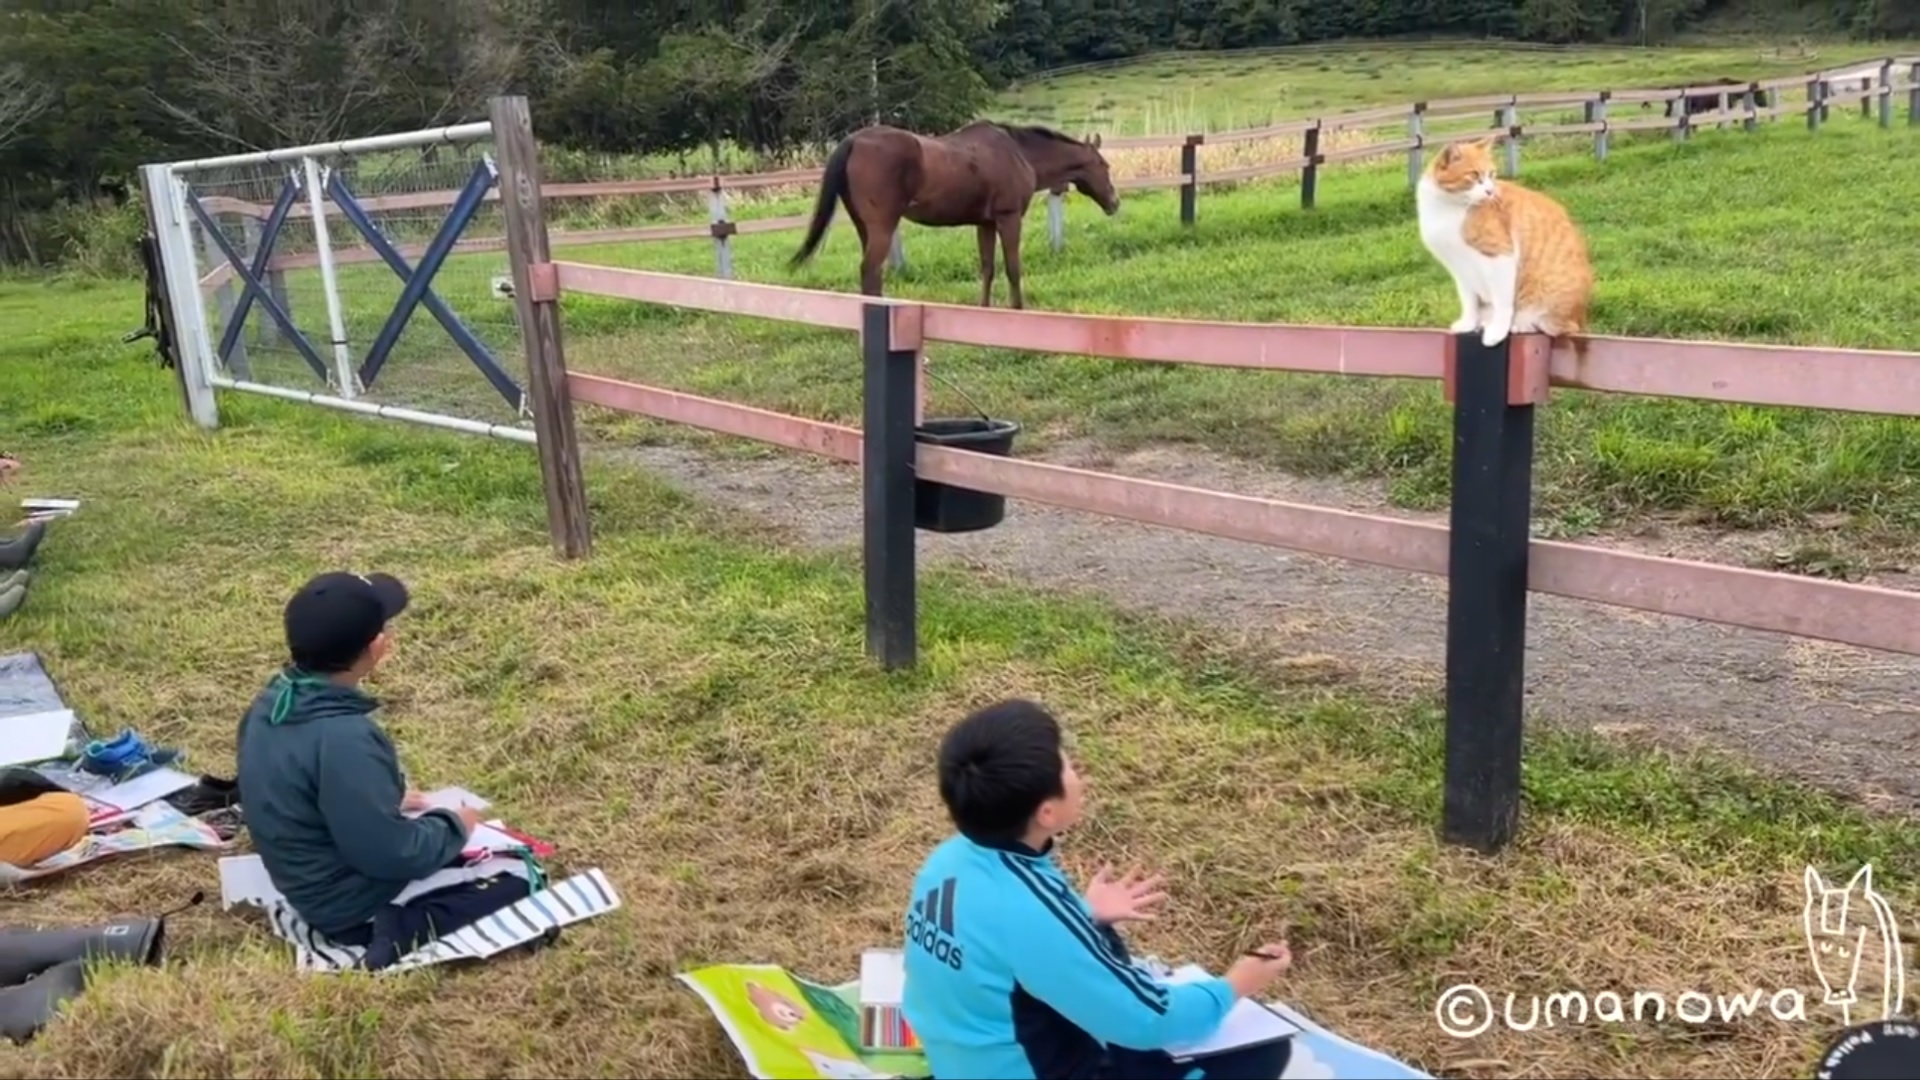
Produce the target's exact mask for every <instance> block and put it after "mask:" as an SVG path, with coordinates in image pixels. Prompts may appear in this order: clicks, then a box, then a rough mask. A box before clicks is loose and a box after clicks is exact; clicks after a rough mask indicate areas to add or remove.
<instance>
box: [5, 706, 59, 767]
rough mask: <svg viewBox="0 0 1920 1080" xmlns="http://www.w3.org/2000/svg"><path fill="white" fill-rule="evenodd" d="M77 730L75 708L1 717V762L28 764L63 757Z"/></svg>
mask: <svg viewBox="0 0 1920 1080" xmlns="http://www.w3.org/2000/svg"><path fill="white" fill-rule="evenodd" d="M72 732H73V710H72V709H54V710H52V711H50V712H37V713H26V714H25V715H22V716H7V717H0V765H28V764H32V763H33V762H36V761H48V760H50V759H53V758H57V757H63V756H65V755H66V752H67V736H68V735H70V734H72Z"/></svg>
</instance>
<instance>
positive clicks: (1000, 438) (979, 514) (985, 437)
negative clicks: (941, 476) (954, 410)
mask: <svg viewBox="0 0 1920 1080" xmlns="http://www.w3.org/2000/svg"><path fill="white" fill-rule="evenodd" d="M1018 434H1020V425H1019V424H1016V423H1014V422H1013V421H1011V420H991V419H988V418H987V417H984V416H969V417H961V418H956V419H943V420H927V421H924V422H922V423H921V425H920V426H919V427H917V428H915V429H914V430H913V437H914V440H915V441H916V442H923V443H930V444H932V445H934V446H951V447H955V448H957V449H960V450H971V451H973V452H974V453H976V454H992V455H993V456H994V457H1006V456H1008V455H1010V454H1011V453H1013V439H1014V436H1016V435H1018ZM1006 516H1007V497H1006V496H1005V495H994V494H991V493H989V492H985V491H968V490H967V489H966V488H957V487H954V486H952V485H951V484H942V483H937V482H935V481H932V480H915V481H914V482H913V524H914V526H915V527H916V528H921V529H925V530H927V531H928V532H937V533H960V532H975V531H978V530H980V529H991V528H993V527H994V526H995V525H998V524H1000V522H1001V521H1003V520H1005V518H1006Z"/></svg>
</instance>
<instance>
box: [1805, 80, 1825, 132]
mask: <svg viewBox="0 0 1920 1080" xmlns="http://www.w3.org/2000/svg"><path fill="white" fill-rule="evenodd" d="M1823 85H1825V84H1823V83H1822V82H1821V81H1820V80H1819V79H1808V80H1807V130H1808V131H1819V130H1820V88H1821V87H1822V86H1823Z"/></svg>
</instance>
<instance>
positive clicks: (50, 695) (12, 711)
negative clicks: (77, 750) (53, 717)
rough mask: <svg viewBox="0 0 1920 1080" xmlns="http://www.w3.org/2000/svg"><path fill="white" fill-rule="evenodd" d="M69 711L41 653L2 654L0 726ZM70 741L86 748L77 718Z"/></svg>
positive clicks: (0, 664) (81, 726) (85, 733)
mask: <svg viewBox="0 0 1920 1080" xmlns="http://www.w3.org/2000/svg"><path fill="white" fill-rule="evenodd" d="M66 707H67V702H66V699H65V698H63V697H61V696H60V687H59V686H58V685H56V684H55V683H54V681H53V676H51V675H49V674H47V668H46V665H45V664H43V663H41V662H40V655H39V654H38V653H30V652H17V653H5V654H0V724H4V723H6V721H7V718H8V717H13V716H30V715H32V714H34V713H44V712H58V711H59V710H61V709H65V708H66ZM68 741H69V742H70V743H72V744H76V745H81V746H84V745H86V741H87V729H86V725H84V724H82V723H81V722H80V719H79V717H77V716H76V717H75V718H74V721H73V731H72V732H71V734H70V735H69V737H68Z"/></svg>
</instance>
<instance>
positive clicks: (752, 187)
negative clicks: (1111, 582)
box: [201, 57, 1920, 289]
mask: <svg viewBox="0 0 1920 1080" xmlns="http://www.w3.org/2000/svg"><path fill="white" fill-rule="evenodd" d="M1868 69H1871V70H1872V74H1871V75H1865V76H1857V77H1853V78H1841V77H1840V76H1842V75H1844V74H1846V73H1854V72H1862V71H1866V70H1868ZM1787 91H1797V92H1799V93H1800V94H1801V95H1802V96H1801V98H1800V100H1797V101H1792V102H1789V101H1788V100H1786V98H1787V94H1786V92H1787ZM1902 96H1904V97H1905V100H1906V106H1907V116H1906V123H1907V124H1908V125H1916V124H1920V58H1916V57H1888V58H1886V59H1883V60H1877V61H1869V62H1863V63H1860V64H1855V65H1851V66H1848V67H1844V68H1838V69H1834V70H1831V71H1826V72H1814V73H1811V74H1805V75H1789V76H1785V77H1782V78H1777V79H1766V80H1761V81H1757V82H1748V83H1739V84H1727V85H1722V84H1716V85H1710V86H1690V87H1674V88H1669V89H1660V90H1589V91H1552V92H1547V93H1537V94H1488V95H1482V96H1479V97H1467V98H1451V99H1447V100H1442V101H1418V102H1412V103H1410V104H1405V105H1387V106H1381V107H1379V108H1373V109H1361V110H1356V111H1352V112H1345V113H1338V114H1335V115H1333V116H1325V117H1320V118H1318V119H1307V120H1290V121H1287V122H1285V123H1280V124H1272V125H1269V126H1266V127H1260V128H1250V129H1246V130H1241V131H1229V132H1219V133H1214V134H1202V135H1158V136H1149V137H1142V138H1130V139H1113V140H1110V141H1107V142H1105V143H1104V144H1103V145H1102V149H1103V150H1104V151H1106V152H1107V153H1108V155H1109V157H1115V156H1116V155H1118V154H1126V153H1140V152H1154V151H1177V152H1178V154H1179V165H1178V169H1177V171H1175V172H1170V173H1155V174H1151V175H1144V176H1130V177H1123V178H1120V179H1118V180H1117V181H1116V185H1115V186H1116V187H1119V188H1120V189H1122V190H1151V189H1167V188H1178V189H1179V190H1180V220H1181V222H1182V223H1183V224H1186V225H1192V224H1194V222H1195V220H1196V218H1197V216H1198V212H1199V210H1198V208H1199V197H1200V189H1201V188H1203V187H1208V186H1213V185H1227V184H1241V183H1246V182H1248V181H1252V180H1261V179H1269V178H1273V177H1279V176H1291V175H1295V174H1298V175H1299V177H1300V205H1301V206H1302V207H1303V208H1306V209H1311V208H1312V207H1313V206H1314V203H1315V200H1316V198H1317V195H1318V191H1319V179H1320V173H1321V170H1322V169H1324V168H1325V167H1327V166H1329V165H1339V164H1345V163H1352V162H1362V161H1371V160H1374V159H1378V158H1383V157H1392V156H1404V157H1405V158H1406V162H1407V182H1408V183H1409V184H1412V183H1413V182H1415V181H1416V180H1418V179H1419V176H1420V171H1421V167H1422V165H1423V164H1424V154H1425V151H1426V150H1427V148H1428V147H1430V146H1440V145H1444V144H1445V143H1448V142H1452V141H1454V140H1457V139H1460V138H1463V137H1466V136H1471V135H1481V134H1485V133H1486V132H1488V131H1492V132H1494V133H1495V134H1496V135H1497V136H1498V137H1499V138H1500V139H1501V140H1502V141H1503V143H1504V144H1505V153H1506V161H1505V166H1506V173H1507V175H1517V174H1518V173H1519V171H1520V150H1521V147H1522V145H1523V144H1524V143H1525V142H1526V141H1527V140H1529V139H1548V138H1552V139H1568V138H1586V139H1591V141H1592V147H1593V154H1594V156H1595V157H1597V158H1599V159H1600V160H1602V161H1604V160H1606V157H1607V151H1608V148H1609V145H1610V143H1611V139H1612V136H1614V135H1615V134H1618V133H1632V132H1648V131H1669V132H1671V133H1672V135H1673V138H1675V139H1678V140H1684V139H1688V138H1691V137H1692V135H1693V133H1694V132H1696V131H1699V130H1702V129H1704V128H1708V127H1727V126H1729V125H1738V126H1739V127H1740V128H1741V129H1743V130H1745V131H1753V130H1754V129H1755V128H1756V127H1758V125H1759V124H1760V122H1761V121H1763V120H1778V119H1780V118H1782V117H1786V116H1801V117H1804V118H1805V120H1806V124H1807V127H1808V129H1809V130H1817V129H1818V128H1819V126H1820V125H1821V123H1823V122H1824V121H1825V120H1826V119H1827V118H1828V117H1829V116H1830V115H1831V111H1832V110H1833V109H1835V108H1839V107H1844V106H1848V105H1857V106H1858V107H1859V109H1860V111H1861V114H1862V115H1865V116H1876V115H1877V117H1878V120H1879V123H1880V126H1881V127H1892V126H1893V124H1894V119H1895V115H1896V113H1897V111H1898V110H1897V109H1896V107H1895V103H1896V101H1897V100H1898V99H1899V98H1901V97H1902ZM1576 110H1577V111H1578V113H1579V116H1580V119H1579V120H1577V121H1573V120H1568V119H1567V118H1566V117H1567V115H1568V114H1570V113H1572V112H1574V111H1576ZM1529 118H1531V119H1529ZM1249 143H1279V144H1283V145H1284V147H1285V148H1287V149H1291V150H1293V151H1294V152H1292V153H1291V154H1289V155H1288V156H1285V157H1282V158H1280V159H1277V160H1273V161H1265V162H1261V163H1259V164H1255V165H1246V166H1240V167H1235V168H1225V169H1207V168H1203V165H1204V162H1203V154H1204V151H1205V150H1206V149H1207V148H1225V147H1235V146H1245V145H1246V144H1249ZM820 175H821V174H820V170H819V169H791V170H787V171H784V172H773V173H751V174H741V175H731V176H706V177H691V178H687V177H679V178H666V179H653V180H602V181H588V182H570V183H552V184H547V185H545V187H544V188H543V189H542V195H543V196H544V197H545V198H547V199H553V200H585V199H608V198H638V197H648V196H662V195H701V196H705V198H706V199H707V203H708V220H707V221H706V222H702V223H697V224H685V225H644V226H638V227H635V228H624V229H597V230H591V231H554V232H553V233H551V234H550V242H551V243H552V245H553V246H555V247H568V246H581V245H587V244H615V243H641V242H649V241H659V240H692V239H700V238H711V239H712V240H713V244H714V268H715V273H716V274H717V276H719V277H721V278H727V279H731V278H732V277H733V250H732V238H733V237H734V236H737V235H744V234H753V233H766V232H784V231H788V230H793V229H801V228H805V227H806V225H807V221H808V217H809V216H810V215H806V214H801V215H795V216H792V217H776V218H749V219H747V220H744V221H735V220H733V219H732V216H731V214H730V211H729V207H728V204H727V196H728V194H729V193H734V194H744V193H749V192H755V193H764V192H771V191H783V192H786V191H792V190H795V189H804V188H809V187H812V186H813V185H815V184H817V183H818V182H819V180H820ZM458 196H459V192H457V191H451V190H448V191H420V192H409V193H406V194H399V195H377V196H371V197H367V198H363V199H361V200H359V202H360V206H361V208H362V209H364V210H367V211H369V212H374V211H395V210H410V209H429V208H440V207H451V206H452V205H453V204H454V202H455V200H456V199H457V198H458ZM488 198H489V199H490V200H497V199H498V198H499V194H498V189H496V190H495V191H494V192H492V193H490V194H489V195H488ZM201 203H202V205H203V206H204V207H205V208H206V209H207V210H208V211H209V212H210V213H213V214H215V215H216V216H218V215H228V214H230V215H235V216H237V217H239V218H241V219H243V220H253V221H259V220H264V219H265V218H266V217H267V215H268V212H269V211H270V210H271V207H268V206H264V205H261V204H258V203H253V202H248V201H245V200H241V199H233V198H226V197H223V196H206V197H203V198H202V200H201ZM326 205H327V210H328V214H329V216H330V217H331V216H332V215H333V214H337V213H339V210H338V209H337V208H336V207H333V206H332V205H331V204H326ZM288 216H289V217H290V218H292V219H295V220H298V219H301V218H305V217H310V216H311V210H310V209H309V207H308V206H306V205H305V204H304V203H302V204H300V205H296V206H294V207H293V209H292V212H291V213H290V214H289V215H288ZM1047 220H1048V233H1049V238H1050V240H1051V244H1052V247H1053V248H1054V250H1056V251H1057V250H1059V249H1060V248H1061V247H1062V246H1064V244H1065V242H1066V227H1065V220H1066V217H1065V212H1064V203H1063V196H1061V195H1050V196H1049V198H1048V214H1047ZM426 247H427V245H426V244H425V243H419V244H401V245H398V250H399V252H400V253H401V254H402V255H404V256H406V257H407V258H409V259H411V258H417V257H419V256H420V255H421V254H423V253H424V252H425V250H426ZM505 249H506V240H505V238H504V237H498V236H478V237H475V236H467V237H462V238H461V239H460V240H458V241H457V242H456V243H455V244H454V246H453V251H454V252H456V253H458V252H488V251H503V250H505ZM904 260H905V253H904V251H903V250H901V248H900V247H899V245H898V236H897V234H896V248H895V252H894V261H895V264H896V265H899V264H901V263H903V262H904ZM215 261H216V262H218V261H219V260H215ZM379 261H381V256H380V255H379V253H378V252H376V251H374V250H373V249H372V248H370V247H349V248H338V249H336V250H335V251H334V253H333V262H334V264H335V265H336V266H345V265H351V264H354V263H372V262H379ZM319 262H320V259H319V255H318V254H317V253H316V252H311V251H307V252H289V253H287V254H284V255H279V256H276V257H275V258H274V259H273V260H272V261H271V262H270V263H269V271H270V272H275V273H278V272H284V271H286V270H290V269H297V268H302V267H314V266H318V265H319ZM231 273H232V271H231V270H230V269H229V268H228V267H227V266H225V264H224V263H223V262H222V263H221V265H219V266H217V267H216V268H215V269H213V270H212V271H211V272H210V273H208V274H207V275H206V276H205V277H203V278H202V279H201V287H202V288H203V289H212V288H216V287H218V286H220V285H222V284H225V283H226V282H227V280H228V278H229V277H230V276H231Z"/></svg>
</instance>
